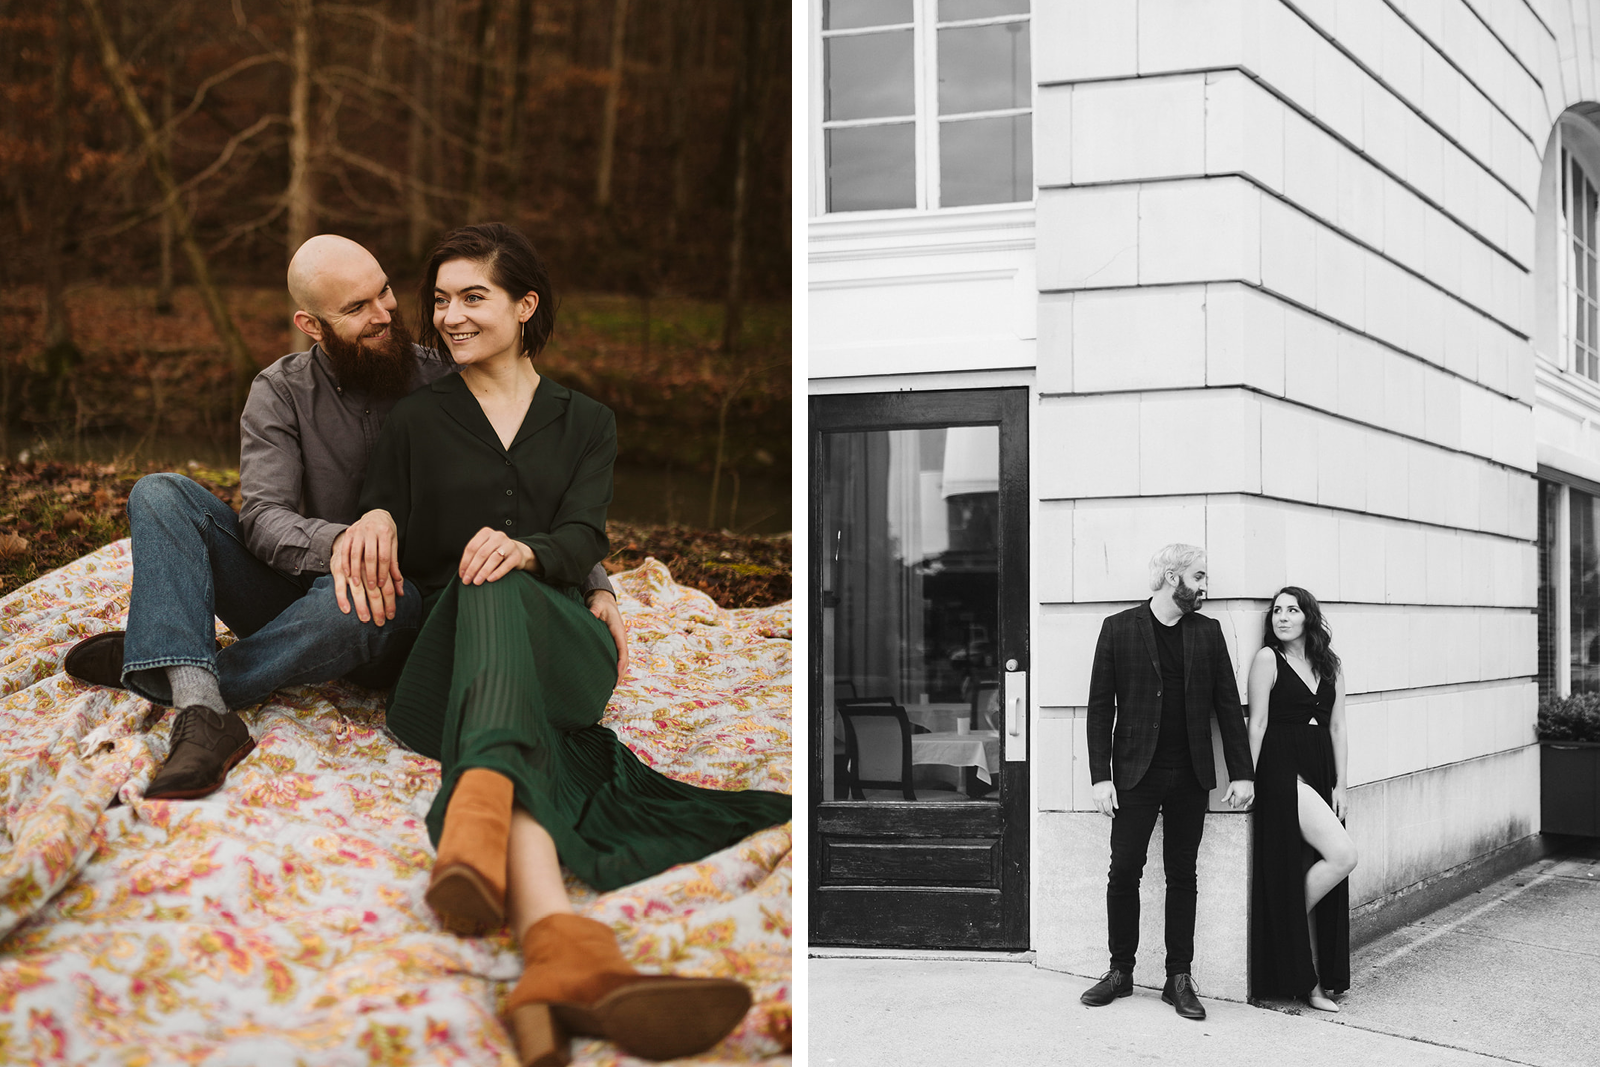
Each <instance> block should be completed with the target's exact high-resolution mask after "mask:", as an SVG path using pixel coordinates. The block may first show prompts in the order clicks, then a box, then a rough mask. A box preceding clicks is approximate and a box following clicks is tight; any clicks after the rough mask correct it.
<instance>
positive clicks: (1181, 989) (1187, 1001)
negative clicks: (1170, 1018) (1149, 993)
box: [1161, 974, 1206, 1019]
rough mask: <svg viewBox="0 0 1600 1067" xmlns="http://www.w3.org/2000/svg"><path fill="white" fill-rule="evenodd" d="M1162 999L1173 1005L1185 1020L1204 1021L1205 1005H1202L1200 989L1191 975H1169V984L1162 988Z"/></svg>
mask: <svg viewBox="0 0 1600 1067" xmlns="http://www.w3.org/2000/svg"><path fill="white" fill-rule="evenodd" d="M1161 999H1162V1000H1164V1001H1166V1002H1167V1003H1168V1004H1171V1005H1172V1006H1173V1007H1174V1008H1175V1009H1177V1012H1178V1014H1179V1015H1181V1016H1183V1017H1184V1018H1185V1019H1204V1018H1205V1017H1206V1009H1205V1005H1203V1004H1201V1003H1200V987H1199V986H1197V985H1195V984H1194V976H1193V975H1190V974H1169V975H1167V984H1166V985H1164V986H1162V987H1161Z"/></svg>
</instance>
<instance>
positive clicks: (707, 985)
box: [507, 914, 750, 1067]
mask: <svg viewBox="0 0 1600 1067" xmlns="http://www.w3.org/2000/svg"><path fill="white" fill-rule="evenodd" d="M522 958H523V961H524V965H525V969H524V970H523V972H522V980H521V981H520V982H518V983H517V987H516V988H515V989H513V990H512V991H511V996H510V998H509V999H508V1001H507V1014H508V1015H509V1016H510V1021H511V1033H512V1036H513V1038H514V1039H515V1040H516V1043H517V1056H518V1062H519V1063H520V1064H521V1065H522V1067H560V1065H563V1064H565V1063H567V1062H568V1059H569V1058H570V1053H569V1050H568V1042H569V1040H570V1038H571V1037H572V1036H573V1035H577V1034H584V1035H588V1036H591V1037H602V1038H605V1039H606V1040H608V1041H610V1042H612V1043H613V1044H615V1045H617V1046H618V1047H619V1048H621V1049H622V1051H624V1052H626V1053H628V1054H630V1055H633V1056H638V1057H641V1058H642V1059H647V1060H670V1059H676V1058H678V1057H679V1056H691V1055H694V1054H695V1053H698V1052H704V1051H705V1050H706V1049H708V1048H710V1047H711V1046H712V1045H715V1044H716V1043H717V1042H718V1041H721V1040H722V1039H723V1038H724V1037H726V1036H728V1033H729V1032H730V1031H732V1029H733V1028H734V1027H735V1026H737V1025H739V1020H741V1019H743V1018H744V1015H745V1012H747V1011H749V1010H750V991H749V990H748V989H746V988H745V986H744V984H743V983H741V982H736V981H734V980H733V979H730V978H677V977H674V976H672V975H664V974H663V975H643V974H640V973H639V972H637V971H635V970H634V969H633V967H632V966H631V965H630V964H629V963H628V961H627V960H626V959H625V958H624V957H623V955H622V949H621V948H620V947H618V945H617V939H616V937H615V936H613V935H612V933H611V928H610V927H608V926H606V925H605V924H604V923H599V922H596V921H594V920H593V919H584V918H581V917H579V916H577V915H568V914H556V915H548V916H546V917H545V918H543V919H540V920H539V921H538V922H536V923H534V924H533V925H532V926H530V927H529V928H528V932H527V933H526V934H525V935H524V936H523V940H522Z"/></svg>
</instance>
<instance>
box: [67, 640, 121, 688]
mask: <svg viewBox="0 0 1600 1067" xmlns="http://www.w3.org/2000/svg"><path fill="white" fill-rule="evenodd" d="M126 636H127V632H126V631H125V630H107V631H106V632H105V633H103V634H95V635H94V636H93V637H85V638H84V639H83V640H82V641H79V642H78V643H77V644H75V645H73V646H72V648H70V649H68V650H67V657H66V659H64V660H62V661H61V669H62V670H64V671H66V672H67V676H68V677H70V678H75V679H77V680H78V681H80V682H87V683H88V684H89V685H104V686H110V687H111V688H113V689H122V688H124V686H123V684H122V639H123V638H124V637H126Z"/></svg>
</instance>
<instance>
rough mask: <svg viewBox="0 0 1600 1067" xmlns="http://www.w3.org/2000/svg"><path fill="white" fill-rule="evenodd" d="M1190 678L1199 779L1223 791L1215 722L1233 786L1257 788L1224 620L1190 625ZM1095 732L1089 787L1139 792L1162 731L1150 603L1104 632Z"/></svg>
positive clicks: (1092, 719)
mask: <svg viewBox="0 0 1600 1067" xmlns="http://www.w3.org/2000/svg"><path fill="white" fill-rule="evenodd" d="M1183 677H1184V688H1183V695H1184V703H1185V706H1186V708H1187V714H1188V719H1189V756H1190V758H1191V759H1192V760H1193V761H1194V774H1195V777H1196V778H1198V779H1200V784H1201V785H1203V786H1205V787H1206V788H1207V789H1212V788H1215V787H1216V784H1217V775H1216V767H1215V763H1214V761H1213V760H1212V756H1211V718H1212V716H1213V715H1215V716H1216V719H1217V729H1219V730H1221V731H1222V759H1223V762H1224V763H1226V764H1227V766H1228V777H1229V779H1230V780H1232V781H1248V780H1253V779H1254V778H1255V773H1254V771H1253V769H1252V767H1251V763H1250V740H1249V737H1248V735H1247V734H1246V733H1245V723H1244V713H1243V712H1242V711H1241V710H1240V708H1239V685H1238V683H1237V682H1236V681H1235V680H1234V675H1233V660H1232V659H1231V658H1229V656H1228V646H1227V644H1226V643H1225V642H1224V641H1223V639H1222V627H1221V626H1219V625H1218V624H1217V620H1216V619H1213V618H1210V617H1209V616H1206V615H1193V616H1191V617H1190V618H1189V620H1188V621H1187V622H1185V623H1184V624H1183ZM1088 725H1089V780H1090V781H1091V782H1103V781H1105V780H1106V779H1108V778H1109V779H1111V781H1112V784H1113V785H1115V786H1116V787H1117V788H1118V789H1128V788H1131V787H1133V786H1135V785H1138V784H1139V779H1141V778H1143V777H1144V772H1145V771H1147V770H1149V769H1150V759H1151V757H1152V756H1154V755H1155V751H1156V736H1157V734H1158V733H1159V731H1160V728H1161V661H1160V659H1159V658H1158V655H1157V653H1156V631H1155V617H1154V616H1153V615H1151V613H1150V602H1149V601H1148V600H1147V601H1145V602H1144V603H1143V604H1140V605H1138V606H1137V607H1132V608H1129V609H1128V610H1127V611H1119V612H1118V613H1117V614H1115V615H1113V616H1111V617H1110V618H1108V619H1106V621H1105V622H1104V623H1103V624H1102V625H1101V627H1100V640H1099V643H1097V644H1096V645H1095V649H1094V669H1093V670H1092V671H1091V672H1090V675H1089V723H1088Z"/></svg>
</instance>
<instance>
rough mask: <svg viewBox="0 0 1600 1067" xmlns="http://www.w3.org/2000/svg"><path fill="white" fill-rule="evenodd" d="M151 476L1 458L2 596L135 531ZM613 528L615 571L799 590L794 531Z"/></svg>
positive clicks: (735, 587)
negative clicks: (140, 488) (137, 504)
mask: <svg viewBox="0 0 1600 1067" xmlns="http://www.w3.org/2000/svg"><path fill="white" fill-rule="evenodd" d="M145 473H148V472H147V471H144V470H140V469H138V468H135V467H132V466H124V467H117V466H105V465H100V464H64V463H13V464H10V465H0V595H3V594H5V593H9V592H11V591H12V590H14V589H16V588H18V587H19V586H21V585H23V584H24V583H26V582H30V581H32V580H33V579H35V578H37V577H38V576H39V575H41V574H44V573H46V572H47V571H51V570H54V569H55V568H57V567H61V566H64V565H65V564H68V563H71V562H72V561H73V560H75V559H78V558H79V557H81V556H84V555H87V554H88V553H90V552H93V551H94V550H95V549H97V548H100V547H101V546H103V545H106V544H108V543H110V542H112V541H115V540H117V539H118V538H122V537H126V536H128V509H127V502H128V493H129V491H130V490H132V488H133V484H134V482H136V481H138V479H139V478H140V476H141V475H143V474H145ZM185 473H187V474H188V476H189V477H191V478H193V479H194V480H195V481H197V482H199V483H200V484H202V485H204V486H205V487H206V488H208V489H210V490H211V491H212V493H214V494H215V495H216V496H217V497H218V498H219V499H220V500H222V501H224V502H225V503H227V504H228V505H229V506H230V507H233V508H235V509H237V508H238V507H239V504H240V500H241V494H240V491H239V472H238V471H236V470H211V469H208V468H205V467H201V466H198V465H196V466H193V467H191V468H190V469H188V470H187V471H186V472H185ZM68 496H70V497H71V499H70V500H68V499H67V497H68ZM607 532H608V534H609V535H610V539H611V547H612V553H611V557H610V559H608V560H607V561H606V567H607V569H608V570H611V571H619V570H626V569H628V568H631V567H636V566H638V565H639V564H641V563H643V562H644V560H645V557H646V556H654V557H655V558H656V559H659V560H660V561H661V562H662V563H664V564H666V566H667V569H668V570H670V571H672V576H673V578H674V579H676V580H677V581H678V582H679V583H681V584H683V585H690V586H694V587H695V588H697V589H701V590H704V591H705V592H707V593H709V594H710V595H711V597H712V599H714V600H715V601H716V602H717V603H719V604H721V605H723V606H724V607H731V608H749V607H764V606H766V605H769V604H776V603H779V602H781V601H784V600H788V599H789V598H790V597H791V596H792V595H793V561H792V548H793V543H792V541H791V540H790V539H789V537H787V536H778V537H771V536H768V537H742V536H738V535H735V534H729V533H722V532H719V531H714V530H697V529H692V528H690V527H686V526H641V525H635V524H633V523H626V522H617V521H612V522H610V523H609V524H608V530H607Z"/></svg>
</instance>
